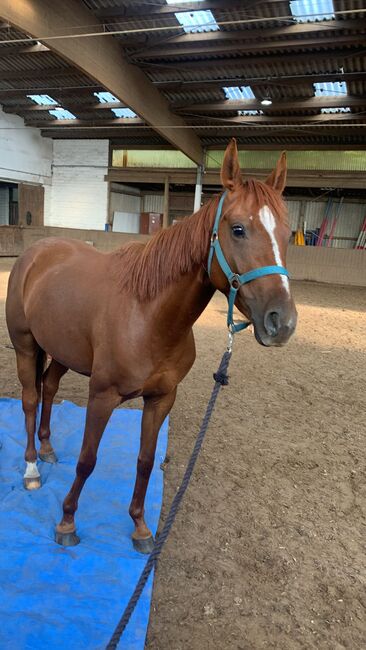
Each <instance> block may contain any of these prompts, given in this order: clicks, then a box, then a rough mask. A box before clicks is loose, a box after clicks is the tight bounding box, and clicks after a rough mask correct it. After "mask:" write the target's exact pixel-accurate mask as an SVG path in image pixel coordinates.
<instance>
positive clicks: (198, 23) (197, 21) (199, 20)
mask: <svg viewBox="0 0 366 650" xmlns="http://www.w3.org/2000/svg"><path fill="white" fill-rule="evenodd" d="M174 15H175V17H176V19H177V21H178V22H179V24H180V25H182V27H183V29H184V31H185V32H187V34H193V33H195V32H215V31H217V30H218V29H219V26H218V24H217V22H216V20H215V17H214V15H213V13H212V11H210V10H209V9H207V11H181V12H179V13H176V14H174Z"/></svg>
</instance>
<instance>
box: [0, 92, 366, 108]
mask: <svg viewBox="0 0 366 650" xmlns="http://www.w3.org/2000/svg"><path fill="white" fill-rule="evenodd" d="M29 94H30V93H29ZM42 94H43V93H42ZM54 94H55V95H58V94H59V93H57V92H56V93H54ZM90 95H91V93H90ZM53 99H56V98H53ZM90 99H94V98H93V97H92V95H91V97H90ZM365 103H366V101H365ZM64 104H67V107H68V108H73V109H75V110H77V109H78V110H79V111H105V110H109V111H110V110H111V109H112V108H126V104H123V103H122V102H98V103H90V104H86V103H85V102H81V101H80V100H79V101H78V99H77V98H76V97H75V95H74V96H73V97H69V98H67V97H65V98H64V101H59V102H58V103H57V104H52V105H50V104H48V105H47V106H44V105H43V104H41V105H38V104H32V103H31V101H29V102H27V103H26V102H24V103H22V104H12V105H11V106H9V107H8V108H7V107H6V106H5V107H4V111H5V112H8V113H10V112H12V113H42V112H43V111H49V110H50V108H64Z"/></svg>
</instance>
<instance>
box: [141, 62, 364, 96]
mask: <svg viewBox="0 0 366 650" xmlns="http://www.w3.org/2000/svg"><path fill="white" fill-rule="evenodd" d="M234 61H235V59H234ZM316 81H319V82H321V81H346V82H348V83H349V82H352V81H366V72H342V73H341V72H334V73H329V72H325V73H324V74H320V73H318V72H317V73H314V74H306V75H301V74H299V75H286V76H273V75H271V77H270V78H269V79H268V78H267V77H256V78H253V77H248V78H246V77H245V76H244V75H243V76H240V77H239V76H238V77H230V78H226V79H225V78H222V79H217V80H215V79H214V80H213V79H199V80H197V81H184V80H179V79H177V80H176V81H157V82H154V83H155V85H156V86H157V87H158V88H160V90H166V91H167V92H174V91H177V92H179V91H180V90H183V91H185V90H197V89H199V88H200V87H204V88H205V90H206V89H207V88H222V87H223V86H252V87H255V86H271V85H275V86H297V85H300V86H302V85H303V84H305V83H309V84H310V83H315V82H316Z"/></svg>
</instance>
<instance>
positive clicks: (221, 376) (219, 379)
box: [213, 371, 229, 386]
mask: <svg viewBox="0 0 366 650" xmlns="http://www.w3.org/2000/svg"><path fill="white" fill-rule="evenodd" d="M213 378H214V380H215V381H216V383H217V384H221V386H227V385H228V383H229V377H228V375H227V374H226V372H222V371H221V372H220V371H219V372H214V375H213Z"/></svg>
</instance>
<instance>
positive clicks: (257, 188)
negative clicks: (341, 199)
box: [210, 140, 297, 346]
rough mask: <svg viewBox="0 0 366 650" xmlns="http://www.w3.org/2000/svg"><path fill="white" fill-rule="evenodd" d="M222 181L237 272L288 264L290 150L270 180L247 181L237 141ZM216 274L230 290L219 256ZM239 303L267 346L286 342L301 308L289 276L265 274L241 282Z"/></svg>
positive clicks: (226, 248)
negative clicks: (286, 196)
mask: <svg viewBox="0 0 366 650" xmlns="http://www.w3.org/2000/svg"><path fill="white" fill-rule="evenodd" d="M221 180H222V184H223V186H224V187H225V188H226V190H227V193H226V196H225V200H224V203H223V206H222V214H221V219H220V223H219V227H218V240H219V242H220V246H221V249H222V252H223V254H224V257H225V259H226V261H227V263H228V265H229V267H230V269H231V271H233V273H235V274H237V275H239V276H240V275H242V274H245V273H247V272H249V271H252V270H253V269H258V268H260V267H269V266H272V267H273V266H278V267H283V266H285V263H286V251H287V245H288V241H289V235H290V229H289V226H288V223H287V218H286V217H287V212H286V207H285V204H284V202H283V200H282V196H281V195H282V192H283V189H284V187H285V184H286V156H285V154H282V156H281V158H280V159H279V161H278V163H277V166H276V168H275V169H274V171H273V172H272V173H271V174H270V176H269V177H268V178H267V180H266V182H265V183H261V182H260V181H251V180H250V181H247V182H243V180H242V176H241V173H240V167H239V160H238V152H237V147H236V142H235V140H232V141H231V142H230V144H229V146H228V147H227V149H226V152H225V157H224V161H223V165H222V169H221ZM210 277H211V280H212V282H213V284H214V286H215V287H216V288H217V289H219V290H220V291H222V292H223V293H225V294H226V295H228V292H229V283H228V280H227V277H226V276H225V274H224V272H223V270H222V268H221V267H220V265H219V263H218V260H217V256H216V255H213V258H212V265H211V271H210ZM235 305H236V307H237V308H238V309H239V310H240V311H241V312H242V314H244V315H245V316H246V317H247V318H249V320H250V321H252V323H253V324H254V331H255V336H256V339H257V341H258V342H259V343H261V344H262V345H266V346H270V345H284V344H285V343H286V342H287V341H288V339H289V338H290V336H291V334H292V333H293V331H294V329H295V327H296V319H297V313H296V308H295V305H294V302H293V299H292V296H291V293H290V285H289V280H288V278H287V277H286V276H285V275H282V274H274V275H265V276H264V277H256V278H255V279H253V280H251V281H249V282H246V283H245V284H241V286H240V288H239V289H238V291H237V293H236V298H235Z"/></svg>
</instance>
